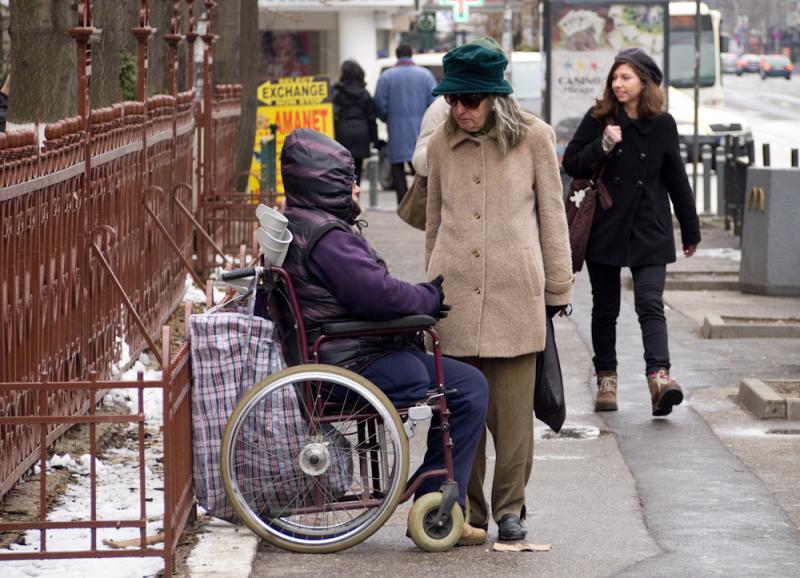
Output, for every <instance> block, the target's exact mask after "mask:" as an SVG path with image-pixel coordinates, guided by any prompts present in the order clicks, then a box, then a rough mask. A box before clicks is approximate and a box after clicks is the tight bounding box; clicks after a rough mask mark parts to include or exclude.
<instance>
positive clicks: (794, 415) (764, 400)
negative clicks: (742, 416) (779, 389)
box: [739, 379, 800, 420]
mask: <svg viewBox="0 0 800 578" xmlns="http://www.w3.org/2000/svg"><path fill="white" fill-rule="evenodd" d="M739 403H740V404H741V405H743V406H745V407H746V408H747V409H749V410H750V411H751V412H753V414H754V415H755V416H756V417H757V418H759V419H775V418H777V419H792V420H794V419H800V398H798V397H783V396H781V395H778V394H777V393H776V392H775V390H774V389H772V388H771V387H770V386H769V385H767V384H766V383H765V382H764V381H762V380H760V379H743V380H742V382H741V383H740V384H739Z"/></svg>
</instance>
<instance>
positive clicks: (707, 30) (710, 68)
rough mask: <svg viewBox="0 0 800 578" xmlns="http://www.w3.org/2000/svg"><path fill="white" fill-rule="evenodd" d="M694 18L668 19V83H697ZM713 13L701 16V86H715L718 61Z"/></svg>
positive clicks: (684, 85) (678, 84)
mask: <svg viewBox="0 0 800 578" xmlns="http://www.w3.org/2000/svg"><path fill="white" fill-rule="evenodd" d="M694 19H695V17H694V16H693V15H681V16H674V15H671V16H670V18H669V26H670V31H669V84H670V85H671V86H674V87H675V88H689V87H692V86H694V41H695V24H694V22H695V21H694ZM714 40H715V39H714V31H713V29H712V26H711V16H709V15H708V14H701V15H700V86H714V84H715V83H716V80H717V78H716V75H717V60H716V57H715V54H716V46H715V42H714Z"/></svg>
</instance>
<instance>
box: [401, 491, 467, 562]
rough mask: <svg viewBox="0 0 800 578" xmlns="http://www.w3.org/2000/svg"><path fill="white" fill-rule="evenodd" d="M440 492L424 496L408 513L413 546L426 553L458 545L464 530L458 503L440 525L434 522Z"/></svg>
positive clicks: (439, 502) (437, 510) (462, 516)
mask: <svg viewBox="0 0 800 578" xmlns="http://www.w3.org/2000/svg"><path fill="white" fill-rule="evenodd" d="M441 503H442V493H441V492H431V493H430V494H425V495H424V496H422V497H421V498H420V499H419V500H417V501H416V502H414V505H413V506H411V511H410V512H409V513H408V533H409V534H410V535H411V539H412V540H413V541H414V544H416V545H417V547H418V548H420V549H421V550H425V551H426V552H444V551H446V550H449V549H450V548H452V547H453V546H455V545H456V543H458V540H459V539H460V538H461V532H462V531H463V529H464V514H463V512H462V511H461V506H459V505H458V503H455V504H453V507H452V509H451V510H450V515H449V516H448V517H447V519H446V520H444V523H443V524H442V525H439V524H438V523H437V521H436V517H437V514H438V512H439V505H440V504H441Z"/></svg>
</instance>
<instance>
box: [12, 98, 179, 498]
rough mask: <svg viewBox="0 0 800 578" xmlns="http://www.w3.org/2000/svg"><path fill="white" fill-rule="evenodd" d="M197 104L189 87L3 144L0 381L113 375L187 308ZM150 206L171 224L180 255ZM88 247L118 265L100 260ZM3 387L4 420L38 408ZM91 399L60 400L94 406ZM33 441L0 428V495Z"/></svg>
mask: <svg viewBox="0 0 800 578" xmlns="http://www.w3.org/2000/svg"><path fill="white" fill-rule="evenodd" d="M193 102H194V95H193V93H192V92H189V93H184V94H180V95H178V97H177V98H174V97H171V96H157V97H153V98H151V99H150V100H149V101H148V102H147V108H148V118H147V121H145V117H144V108H145V105H144V103H140V102H126V103H122V104H118V105H114V106H113V107H109V108H106V109H101V110H96V111H93V112H92V114H91V117H90V135H91V136H89V137H88V138H87V135H86V133H85V131H84V130H82V129H81V127H82V126H83V123H82V119H80V118H76V119H67V120H66V121H62V122H58V123H54V124H51V125H48V126H47V127H46V129H45V135H46V137H47V140H46V141H45V143H44V146H43V147H42V150H41V151H39V150H38V149H37V147H35V146H31V145H30V144H29V143H30V142H32V139H34V135H33V133H32V132H25V133H21V134H13V133H12V134H10V135H9V136H8V137H7V138H6V141H7V143H8V141H10V142H11V144H12V145H18V146H11V147H9V146H7V147H6V148H4V149H0V182H2V183H3V184H4V185H5V186H4V187H3V188H2V189H1V190H0V222H1V223H2V225H3V228H2V237H1V239H2V243H0V246H2V249H0V250H1V251H2V259H0V311H2V312H3V314H2V317H3V323H2V328H0V379H1V380H3V381H5V382H14V381H20V382H27V381H32V380H35V379H39V378H40V377H41V376H43V375H44V376H46V378H47V379H48V380H51V381H69V380H80V379H86V378H87V376H88V375H89V372H95V373H97V374H98V375H99V376H101V378H106V377H107V376H108V372H109V371H110V369H111V366H112V364H113V363H114V362H115V361H116V360H117V359H119V355H120V351H121V345H122V343H125V345H126V347H128V348H129V349H130V351H132V352H135V351H138V350H140V349H141V348H142V347H143V346H144V344H145V343H144V337H145V333H146V334H149V335H152V334H157V333H158V329H159V327H160V326H161V325H162V324H163V323H164V322H165V321H166V319H167V317H168V316H169V315H170V314H171V313H172V311H173V310H174V309H175V307H176V306H177V304H178V303H179V302H180V300H181V299H182V297H183V293H184V279H185V276H186V272H187V271H186V270H185V265H184V262H187V261H188V260H190V259H191V256H192V241H193V232H192V223H191V221H190V220H189V219H188V218H187V216H186V215H185V214H184V213H182V212H181V211H179V209H178V205H177V203H176V201H178V202H180V201H182V202H183V203H184V204H188V205H189V206H191V188H190V187H189V186H188V185H186V184H187V183H190V182H191V178H192V165H191V148H190V147H191V139H192V133H193V130H194V117H193V107H192V103H193ZM0 140H1V139H0ZM145 143H146V148H145ZM0 146H2V142H0ZM87 148H88V149H89V150H88V151H87V150H86V149H87ZM87 159H88V161H87ZM87 175H88V176H87ZM87 179H88V180H87ZM148 187H149V188H148ZM143 189H144V190H146V191H148V192H149V194H142V191H143ZM165 192H168V193H166V194H165ZM158 193H160V194H158ZM149 213H152V214H153V215H154V217H155V218H158V220H159V221H160V222H162V223H166V224H167V226H168V230H169V234H170V236H171V238H172V239H173V240H174V242H175V244H176V247H177V249H178V250H179V251H180V252H178V250H176V249H175V248H173V247H171V246H170V245H169V244H168V243H167V242H166V241H165V239H164V237H163V235H162V232H161V231H159V229H158V228H157V227H156V226H154V224H153V222H152V219H153V217H151V216H150V214H149ZM92 243H94V244H96V245H97V247H98V248H99V249H100V250H101V251H102V253H103V255H104V256H105V258H106V259H107V260H108V263H109V265H110V266H111V269H112V271H113V272H115V273H112V272H110V271H108V270H106V269H105V268H104V267H102V266H101V264H100V263H99V261H98V256H97V255H96V254H94V253H93V252H91V251H90V249H91V245H92ZM181 256H182V257H183V259H181ZM112 274H116V276H117V278H118V281H119V284H120V285H121V287H122V288H124V290H125V293H127V295H128V296H129V298H130V301H131V303H132V305H133V307H134V309H135V310H136V311H137V312H138V314H139V316H140V317H141V319H142V320H143V321H144V323H145V328H146V332H145V333H143V332H141V331H138V330H137V328H136V327H135V325H134V320H133V319H132V318H131V316H130V312H129V311H128V310H126V308H125V307H124V306H123V305H124V304H123V301H122V297H121V294H120V292H119V291H118V290H117V288H116V287H115V286H114V285H115V282H114V280H113V279H112V278H111V275H112ZM8 395H9V394H0V404H2V406H3V407H4V409H5V411H4V413H3V414H4V415H21V413H20V412H24V411H25V408H27V407H29V402H28V400H26V399H25V396H24V395H19V394H17V395H14V396H12V397H13V399H9V397H8ZM65 395H66V394H65ZM70 396H72V397H74V396H73V395H72V394H69V395H67V397H70ZM88 401H89V400H88V399H84V398H77V397H76V398H74V399H69V400H67V399H65V400H64V401H62V402H60V403H59V405H60V406H63V407H71V408H72V410H73V411H85V410H86V409H87V406H86V404H87V403H88ZM65 403H66V405H64V404H65ZM51 429H56V428H51ZM38 443H39V438H38V437H37V436H36V435H34V436H27V439H26V440H24V441H23V438H22V437H20V434H19V432H12V431H8V429H7V428H3V429H0V455H2V456H3V457H2V460H0V495H1V494H4V493H5V492H6V491H7V490H8V488H9V487H10V485H11V484H13V483H14V481H15V480H16V478H15V477H14V475H15V474H16V473H17V472H18V470H19V469H20V468H22V469H23V470H24V469H26V468H27V467H29V466H30V465H31V463H32V459H31V457H30V455H31V452H32V451H33V450H34V449H35V447H36V446H37V445H38ZM12 456H15V457H12Z"/></svg>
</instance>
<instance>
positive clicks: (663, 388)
mask: <svg viewBox="0 0 800 578" xmlns="http://www.w3.org/2000/svg"><path fill="white" fill-rule="evenodd" d="M647 386H648V387H649V388H650V398H651V400H652V401H653V415H656V416H661V415H669V414H670V413H672V406H673V405H680V403H681V402H682V401H683V391H682V390H681V386H680V385H678V382H677V381H675V380H674V379H672V378H671V377H670V376H669V369H659V370H658V371H654V372H653V373H651V374H649V375H648V376H647Z"/></svg>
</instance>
